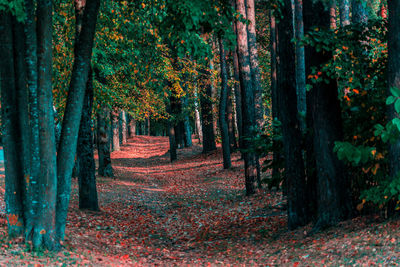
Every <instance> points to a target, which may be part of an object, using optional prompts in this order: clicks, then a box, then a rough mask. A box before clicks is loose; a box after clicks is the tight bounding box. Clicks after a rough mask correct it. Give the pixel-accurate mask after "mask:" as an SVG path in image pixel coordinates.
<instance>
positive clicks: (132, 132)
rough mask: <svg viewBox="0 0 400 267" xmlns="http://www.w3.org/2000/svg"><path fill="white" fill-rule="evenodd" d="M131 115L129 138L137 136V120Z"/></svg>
mask: <svg viewBox="0 0 400 267" xmlns="http://www.w3.org/2000/svg"><path fill="white" fill-rule="evenodd" d="M128 116H129V124H128V133H129V138H133V137H134V136H136V120H135V119H134V118H133V117H132V116H131V115H128Z"/></svg>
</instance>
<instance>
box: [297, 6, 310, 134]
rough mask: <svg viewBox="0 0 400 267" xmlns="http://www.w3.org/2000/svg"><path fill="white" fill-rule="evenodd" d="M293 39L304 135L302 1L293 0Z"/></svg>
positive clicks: (298, 108) (299, 109)
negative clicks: (294, 39)
mask: <svg viewBox="0 0 400 267" xmlns="http://www.w3.org/2000/svg"><path fill="white" fill-rule="evenodd" d="M294 3H295V9H294V10H295V11H294V12H295V14H294V17H295V38H296V88H297V89H296V90H297V110H298V113H299V114H300V116H298V119H299V122H300V129H301V131H302V132H303V133H304V132H305V131H306V127H307V126H306V122H305V118H304V116H305V114H306V111H307V103H306V91H307V90H306V66H305V58H304V46H303V45H301V43H300V42H301V40H302V39H303V37H304V23H303V1H302V0H295V2H294Z"/></svg>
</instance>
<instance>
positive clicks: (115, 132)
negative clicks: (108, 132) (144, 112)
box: [111, 109, 120, 151]
mask: <svg viewBox="0 0 400 267" xmlns="http://www.w3.org/2000/svg"><path fill="white" fill-rule="evenodd" d="M111 125H112V126H111V127H112V150H113V151H119V150H120V145H119V144H120V142H119V139H120V138H119V112H118V109H114V110H113V111H112V112H111Z"/></svg>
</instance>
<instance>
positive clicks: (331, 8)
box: [329, 0, 336, 29]
mask: <svg viewBox="0 0 400 267" xmlns="http://www.w3.org/2000/svg"><path fill="white" fill-rule="evenodd" d="M329 21H330V25H331V29H336V0H330V2H329Z"/></svg>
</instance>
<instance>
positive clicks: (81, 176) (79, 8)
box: [75, 1, 99, 211]
mask: <svg viewBox="0 0 400 267" xmlns="http://www.w3.org/2000/svg"><path fill="white" fill-rule="evenodd" d="M85 5H86V1H75V18H76V19H75V20H76V23H75V28H76V29H75V30H76V37H75V38H76V40H78V39H79V35H80V33H81V30H82V22H83V21H82V20H83V12H84V10H85ZM93 97H94V96H93V75H92V68H90V69H89V76H88V80H87V83H86V90H85V99H84V103H83V109H82V117H81V122H80V126H79V133H78V146H77V153H76V154H77V160H76V162H77V163H78V164H75V166H76V165H77V166H81V168H79V167H78V170H77V171H78V181H79V208H80V209H89V210H95V211H97V210H99V204H98V200H97V189H96V166H95V162H94V153H93V149H94V148H93V133H92V123H91V121H92V110H93Z"/></svg>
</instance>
